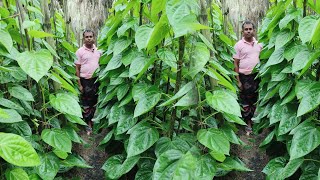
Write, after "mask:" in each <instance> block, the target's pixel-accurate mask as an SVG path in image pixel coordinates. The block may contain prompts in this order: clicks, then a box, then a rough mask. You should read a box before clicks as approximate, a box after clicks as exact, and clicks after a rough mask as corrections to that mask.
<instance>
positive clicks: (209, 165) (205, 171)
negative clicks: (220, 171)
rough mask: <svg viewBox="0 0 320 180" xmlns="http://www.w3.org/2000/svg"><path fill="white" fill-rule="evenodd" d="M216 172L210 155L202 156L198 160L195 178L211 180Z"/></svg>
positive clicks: (214, 163) (215, 166) (214, 162)
mask: <svg viewBox="0 0 320 180" xmlns="http://www.w3.org/2000/svg"><path fill="white" fill-rule="evenodd" d="M216 171H217V163H216V161H215V160H214V159H213V158H212V157H210V155H203V156H201V157H200V158H199V159H198V165H197V168H196V170H195V172H194V173H195V177H197V178H198V179H203V180H212V179H213V177H214V175H215V174H216Z"/></svg>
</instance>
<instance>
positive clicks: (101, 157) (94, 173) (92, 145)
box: [68, 131, 108, 180]
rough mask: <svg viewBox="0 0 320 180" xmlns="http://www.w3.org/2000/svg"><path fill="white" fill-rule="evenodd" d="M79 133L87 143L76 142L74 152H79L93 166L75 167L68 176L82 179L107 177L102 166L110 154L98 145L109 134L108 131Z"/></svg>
mask: <svg viewBox="0 0 320 180" xmlns="http://www.w3.org/2000/svg"><path fill="white" fill-rule="evenodd" d="M79 134H80V136H81V138H82V139H83V140H84V141H85V142H86V144H76V146H75V148H74V152H75V153H77V154H79V155H80V156H81V157H82V158H83V159H84V160H85V161H86V162H87V163H88V164H89V165H91V166H92V167H93V168H91V169H89V168H74V169H72V170H71V172H69V173H68V176H69V177H71V178H72V179H74V178H75V179H81V180H103V179H105V175H104V170H102V169H101V167H102V165H103V164H104V163H105V161H106V159H107V157H108V155H107V153H106V152H105V149H101V148H99V147H98V146H99V143H100V141H101V140H102V139H103V138H104V137H105V135H106V134H107V131H102V132H100V133H99V134H91V135H89V136H88V135H87V134H86V131H81V132H80V133H79Z"/></svg>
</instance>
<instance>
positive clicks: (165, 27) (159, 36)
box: [147, 14, 170, 50]
mask: <svg viewBox="0 0 320 180" xmlns="http://www.w3.org/2000/svg"><path fill="white" fill-rule="evenodd" d="M169 30H170V28H169V23H168V18H167V16H166V15H165V14H164V15H162V16H161V18H160V20H159V22H158V23H157V24H156V25H155V26H154V28H153V30H152V34H151V36H150V39H149V41H148V45H147V50H150V49H152V48H154V47H155V46H156V45H158V44H159V43H161V41H162V40H163V39H164V38H165V37H166V35H167V34H168V32H169Z"/></svg>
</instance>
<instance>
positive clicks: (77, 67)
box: [76, 64, 83, 92]
mask: <svg viewBox="0 0 320 180" xmlns="http://www.w3.org/2000/svg"><path fill="white" fill-rule="evenodd" d="M80 68H81V65H80V64H76V76H77V77H78V85H79V90H80V91H81V92H82V90H83V87H82V85H81V81H80Z"/></svg>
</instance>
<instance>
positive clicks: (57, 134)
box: [41, 129, 72, 153]
mask: <svg viewBox="0 0 320 180" xmlns="http://www.w3.org/2000/svg"><path fill="white" fill-rule="evenodd" d="M41 138H42V139H43V141H44V142H46V143H47V144H49V145H50V146H52V147H55V148H56V149H59V150H61V151H64V152H69V153H71V147H72V144H71V140H70V138H69V136H68V135H67V134H66V133H65V132H64V131H62V130H61V129H51V130H50V129H45V130H43V131H42V133H41Z"/></svg>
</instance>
